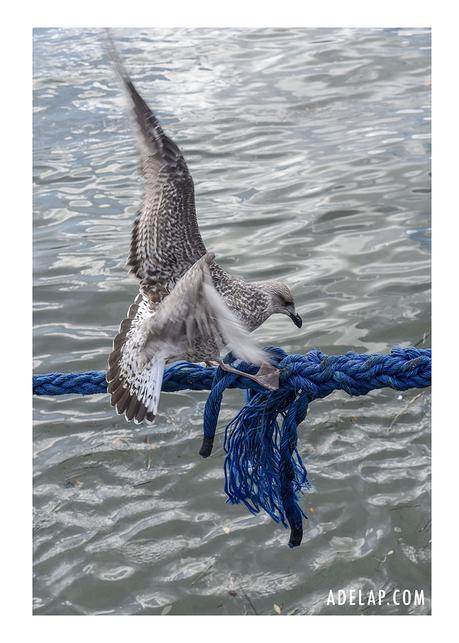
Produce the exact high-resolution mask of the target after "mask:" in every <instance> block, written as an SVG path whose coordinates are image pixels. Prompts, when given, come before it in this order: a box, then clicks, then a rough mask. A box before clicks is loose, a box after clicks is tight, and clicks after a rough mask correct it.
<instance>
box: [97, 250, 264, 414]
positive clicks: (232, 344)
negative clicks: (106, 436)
mask: <svg viewBox="0 0 459 643" xmlns="http://www.w3.org/2000/svg"><path fill="white" fill-rule="evenodd" d="M212 260H213V255H211V254H206V255H204V256H203V257H201V258H200V259H199V260H198V261H197V262H195V263H194V264H193V266H192V267H191V268H190V269H189V270H188V271H187V272H186V273H185V275H184V276H183V277H182V278H181V279H179V281H178V282H177V285H176V286H175V288H174V289H173V290H172V292H171V293H170V294H169V295H167V296H166V297H165V298H164V299H162V300H161V302H160V303H158V304H152V303H151V302H150V301H149V299H148V297H147V296H146V292H144V293H143V294H140V295H139V297H138V298H137V300H136V302H135V303H134V304H133V306H131V309H130V310H129V313H128V318H127V319H126V320H124V322H123V323H122V324H121V328H120V331H119V333H118V335H117V337H116V339H115V342H114V346H113V351H112V353H111V355H110V358H109V371H108V374H107V380H108V382H109V385H108V392H109V393H110V394H111V396H112V397H111V403H112V405H113V406H115V407H116V409H117V411H118V413H120V414H124V415H125V416H126V419H127V420H132V419H133V420H135V421H136V422H141V421H143V420H146V421H150V422H152V421H153V420H154V417H155V414H156V410H157V407H158V402H159V395H160V391H161V383H162V377H163V369H164V365H165V364H166V362H168V361H173V360H177V359H183V357H187V356H188V357H189V358H190V359H193V360H195V361H202V360H204V359H208V358H215V357H218V352H219V349H220V348H222V347H223V346H224V345H226V346H227V347H228V348H229V349H230V350H231V351H232V352H233V353H234V354H235V355H236V357H240V358H241V359H243V360H244V361H247V362H253V363H255V364H261V362H263V361H265V360H266V359H267V357H266V355H265V353H263V350H262V349H261V348H260V347H259V346H258V345H257V344H256V342H255V340H254V338H253V337H252V336H251V335H250V333H249V332H248V331H247V330H246V329H245V328H244V327H243V326H242V324H241V322H240V321H239V320H238V319H237V318H236V317H235V315H234V314H233V313H232V312H231V310H230V309H229V308H228V306H227V304H226V303H225V301H224V300H223V298H222V297H221V296H220V295H219V294H218V292H217V291H216V290H215V287H214V286H213V283H212V278H211V276H210V272H209V268H208V264H209V263H210V262H211V261H212Z"/></svg>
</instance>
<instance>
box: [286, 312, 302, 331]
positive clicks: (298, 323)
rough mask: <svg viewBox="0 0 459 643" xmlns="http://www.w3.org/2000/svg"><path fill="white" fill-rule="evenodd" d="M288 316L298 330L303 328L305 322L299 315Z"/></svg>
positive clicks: (290, 314) (291, 314)
mask: <svg viewBox="0 0 459 643" xmlns="http://www.w3.org/2000/svg"><path fill="white" fill-rule="evenodd" d="M288 316H289V317H290V319H291V320H292V322H293V323H294V324H295V326H296V327H297V328H301V326H302V325H303V320H302V319H301V317H300V316H299V315H298V313H289V314H288Z"/></svg>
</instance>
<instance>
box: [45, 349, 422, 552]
mask: <svg viewBox="0 0 459 643" xmlns="http://www.w3.org/2000/svg"><path fill="white" fill-rule="evenodd" d="M266 350H267V351H269V352H270V353H271V354H272V361H273V362H274V363H275V364H276V365H277V366H278V368H279V369H280V387H279V389H278V390H277V391H268V390H267V389H265V388H262V387H261V386H260V385H258V384H257V383H256V382H254V381H253V380H250V379H248V378H245V377H244V376H242V375H237V374H233V373H227V372H224V371H222V370H221V369H220V368H204V367H203V366H199V365H198V364H190V363H188V362H178V363H176V364H174V365H173V366H171V367H170V368H167V369H166V371H165V373H164V380H163V386H162V390H163V391H168V392H172V391H181V390H184V389H192V390H199V391H202V390H210V394H209V397H208V399H207V402H206V406H205V410H204V439H203V444H202V447H201V450H200V454H201V455H202V456H203V457H207V456H209V455H210V453H211V451H212V446H213V440H214V436H215V430H216V427H217V421H218V415H219V412H220V406H221V402H222V397H223V393H224V391H225V390H226V389H227V388H240V389H245V405H244V406H243V408H242V409H241V410H240V411H239V413H238V414H237V415H236V417H235V418H234V419H233V420H232V421H231V422H230V423H229V424H228V426H227V427H226V430H225V442H224V446H225V452H226V457H225V465H224V466H225V491H226V494H227V496H228V502H231V503H240V502H242V503H244V504H245V506H246V507H247V508H248V509H249V511H251V512H252V513H258V512H259V511H260V509H264V510H265V511H266V512H267V513H268V514H269V515H270V516H271V517H272V518H273V519H274V520H275V521H276V522H280V523H282V524H284V525H285V526H287V525H290V529H291V533H290V541H289V545H290V546H291V547H294V546H297V545H299V544H300V542H301V538H302V534H303V527H302V518H303V517H304V513H303V512H302V510H301V508H300V506H299V503H298V495H299V494H300V492H301V490H302V489H304V488H308V487H309V482H308V478H307V472H306V468H305V466H304V464H303V462H302V460H301V457H300V455H299V453H298V451H297V439H298V433H297V429H298V425H299V424H300V423H301V422H302V421H303V420H304V418H305V417H306V414H307V411H308V405H309V403H310V402H311V401H312V400H315V399H318V398H322V397H326V396H327V395H330V393H332V392H333V391H339V390H340V391H345V392H346V393H349V395H366V394H367V393H368V392H369V391H372V390H375V389H379V388H384V387H389V388H393V389H396V390H399V391H403V390H407V389H410V388H424V387H426V386H430V383H431V361H432V353H431V350H430V349H420V348H399V347H396V348H393V349H392V350H391V352H390V353H388V354H385V355H380V354H373V355H372V354H359V353H352V352H349V353H345V354H344V355H325V354H324V353H322V352H321V351H310V352H309V353H306V355H287V353H285V352H284V351H283V350H282V349H280V348H274V347H269V348H267V349H266ZM225 361H228V362H231V363H232V364H233V366H236V368H237V369H238V370H240V371H243V372H246V373H251V374H253V373H255V372H256V371H257V367H256V366H254V365H253V364H247V363H244V362H240V361H238V360H236V361H235V360H234V359H233V357H232V356H231V354H230V355H228V356H227V357H226V358H225ZM105 376H106V373H105V371H89V372H87V373H48V374H46V375H34V376H33V392H34V394H35V395H64V394H79V395H91V394H93V393H105V392H106V390H107V382H106V380H105Z"/></svg>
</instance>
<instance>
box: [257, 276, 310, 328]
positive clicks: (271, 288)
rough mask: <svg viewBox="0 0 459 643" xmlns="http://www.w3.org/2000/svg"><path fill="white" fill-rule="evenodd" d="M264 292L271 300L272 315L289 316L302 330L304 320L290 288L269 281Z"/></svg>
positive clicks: (280, 283)
mask: <svg viewBox="0 0 459 643" xmlns="http://www.w3.org/2000/svg"><path fill="white" fill-rule="evenodd" d="M264 290H265V291H266V292H267V293H268V295H269V296H270V298H271V302H270V314H271V315H274V314H276V313H280V314H282V315H287V316H288V317H290V319H291V320H292V322H293V323H294V324H295V326H297V328H301V326H302V325H303V320H302V319H301V317H300V315H298V313H297V312H296V310H295V302H294V300H293V295H292V293H291V291H290V288H289V287H288V286H286V285H285V284H284V283H282V282H281V281H268V282H265V287H264Z"/></svg>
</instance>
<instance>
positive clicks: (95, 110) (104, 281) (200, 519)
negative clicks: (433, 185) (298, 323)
mask: <svg viewBox="0 0 459 643" xmlns="http://www.w3.org/2000/svg"><path fill="white" fill-rule="evenodd" d="M115 37H116V40H117V41H118V44H119V47H120V49H121V51H122V55H123V58H124V60H125V62H126V65H127V67H128V69H129V71H130V73H131V75H132V77H133V79H134V80H135V81H136V82H137V84H138V87H139V89H140V90H141V92H142V93H143V94H144V96H145V98H146V99H147V100H148V101H149V103H150V104H151V106H152V107H153V108H154V110H155V111H156V112H157V114H158V115H159V117H160V119H161V121H162V123H163V125H164V126H165V128H166V130H167V132H168V133H169V134H170V135H172V136H173V138H174V139H175V140H176V141H177V142H178V144H179V145H180V146H181V148H182V149H183V151H184V154H185V157H186V159H187V161H188V164H189V167H190V170H191V172H192V174H193V177H194V180H195V186H196V193H197V209H198V217H199V223H200V226H201V230H202V234H203V237H204V240H205V242H206V244H207V247H208V248H209V249H210V250H212V251H214V252H215V253H216V254H217V258H218V260H219V261H220V262H221V264H222V265H223V266H224V267H225V268H227V269H228V270H229V271H231V272H232V273H233V274H235V275H241V276H244V277H245V278H247V279H251V280H255V279H264V278H269V277H276V278H278V279H283V280H285V281H286V282H287V283H288V284H289V285H290V286H291V288H292V290H293V291H294V294H295V297H296V300H297V303H298V309H299V311H300V313H301V314H302V316H303V318H304V325H303V328H302V329H301V330H300V331H299V330H298V329H296V328H295V327H294V326H293V324H291V322H289V320H288V319H287V318H285V317H280V316H277V317H273V318H271V319H270V320H269V321H268V322H267V323H265V324H264V325H263V327H262V328H260V329H259V330H258V331H257V332H256V334H257V336H258V337H259V338H260V340H261V342H262V343H264V344H277V345H280V346H282V347H283V348H284V349H285V350H287V351H289V352H305V351H307V350H310V349H313V348H319V349H321V350H323V351H325V352H328V353H342V352H345V351H347V350H356V351H359V352H365V351H372V352H379V351H387V350H388V349H390V347H392V346H393V345H402V346H407V345H412V344H414V343H417V342H419V345H420V346H423V347H426V346H428V345H429V335H428V333H429V331H430V33H429V31H427V30H419V29H418V30H416V29H415V30H407V29H383V30H374V29H258V30H252V29H246V30H235V29H203V30H197V29H167V30H166V29H162V30H139V29H135V30H133V29H129V30H117V31H116V32H115ZM102 39H103V35H102V33H101V32H100V31H98V30H80V29H78V30H74V29H39V30H36V31H35V32H34V108H33V109H34V322H35V325H34V356H35V363H34V368H35V371H36V372H48V371H60V370H61V371H84V370H89V369H104V368H105V365H106V359H107V355H108V353H109V351H110V346H111V341H112V339H113V337H114V334H115V332H116V330H117V327H118V324H119V322H120V320H121V319H123V317H124V316H125V313H126V311H127V308H128V307H129V305H130V303H131V302H132V300H133V298H134V296H135V294H136V291H137V286H136V283H135V280H134V279H133V278H131V277H129V276H128V275H127V272H126V269H125V261H126V258H127V254H128V248H129V239H130V229H131V224H132V221H133V219H134V216H135V212H136V209H137V207H138V205H139V203H140V200H141V195H142V184H141V180H140V177H139V173H138V168H137V157H136V152H135V148H134V143H133V136H132V132H131V130H130V127H129V121H128V120H127V118H126V114H125V112H124V110H123V104H124V103H123V98H122V95H121V92H120V89H119V86H118V84H117V81H116V78H115V77H114V74H113V72H112V70H111V68H110V66H109V64H108V60H107V57H106V55H105V53H104V50H103V47H102V46H101V42H102ZM205 397H206V396H205V394H204V393H202V394H200V393H195V392H189V393H188V392H183V393H175V394H164V395H163V397H162V399H161V405H160V412H159V416H158V418H157V420H156V424H155V426H154V427H153V428H151V429H148V430H147V428H145V427H136V426H135V425H131V424H127V423H126V422H125V421H124V420H123V419H121V418H119V417H117V416H116V415H115V414H114V413H113V410H112V409H111V407H110V405H109V402H108V397H107V396H105V395H100V396H90V397H55V398H36V399H35V400H34V421H35V424H34V474H35V475H34V610H35V613H36V614H161V613H163V614H166V613H169V614H254V613H256V614H277V613H279V612H281V613H282V614H361V613H363V614H391V613H396V614H406V613H415V614H420V613H421V614H422V613H424V614H425V613H429V612H430V393H429V392H428V391H427V390H423V391H419V390H412V391H408V392H406V393H403V394H400V393H398V392H396V391H392V390H389V389H387V390H382V391H378V392H373V393H371V394H369V395H367V396H366V397H363V398H351V397H349V396H347V395H346V394H344V393H336V394H334V395H332V396H331V397H329V398H327V399H325V400H321V401H316V402H315V403H314V404H312V405H311V408H310V411H309V415H308V418H307V420H306V421H305V422H304V424H303V425H302V426H301V427H300V432H299V445H300V447H299V449H300V453H301V455H302V457H303V459H304V460H305V462H306V464H307V467H308V473H309V477H310V480H311V482H312V484H313V488H312V490H311V491H310V492H308V493H306V494H305V496H304V500H303V506H304V508H305V510H306V512H307V513H308V515H309V520H308V521H307V523H306V526H305V527H306V530H305V536H304V540H303V544H302V545H301V547H299V548H297V549H293V550H290V549H289V548H288V547H287V540H288V531H286V530H285V529H284V528H283V527H280V526H278V525H276V524H274V523H273V522H272V521H271V520H270V519H269V518H268V517H267V516H266V515H264V514H263V515H258V516H252V515H250V514H248V513H247V511H246V510H245V509H244V508H243V507H242V506H232V505H227V504H225V496H224V492H223V466H222V465H223V457H224V454H223V450H222V448H220V447H221V437H222V431H223V428H224V426H225V423H226V422H227V421H228V420H229V419H230V418H231V417H232V416H233V415H234V414H235V412H236V411H237V410H238V409H239V407H240V404H241V397H240V392H238V391H232V392H230V393H227V394H226V397H225V400H224V405H223V408H222V413H221V416H220V423H219V430H218V435H217V448H216V449H215V451H214V453H213V455H212V457H211V458H209V459H207V460H202V459H201V458H200V457H199V455H198V449H199V447H200V443H201V420H202V412H203V407H204V402H205ZM330 589H332V590H334V591H337V590H338V589H346V590H349V589H355V590H359V589H360V590H362V592H363V593H364V594H366V593H367V592H369V591H370V590H372V589H373V590H379V589H385V590H386V591H387V592H388V595H389V599H390V593H391V592H392V590H394V589H401V590H403V589H410V590H412V591H414V590H415V589H418V590H424V593H425V604H424V606H414V605H409V606H403V605H400V606H396V605H394V604H393V601H392V604H390V605H388V604H385V605H383V606H381V607H379V606H369V607H368V606H359V605H354V606H351V605H346V606H342V607H338V606H331V605H327V597H328V593H329V590H330Z"/></svg>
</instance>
